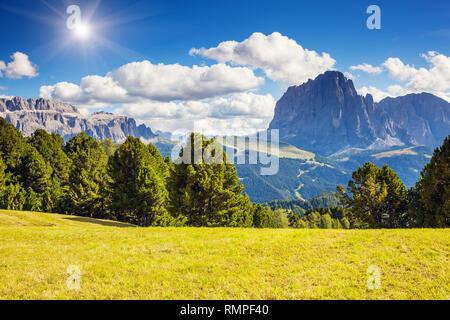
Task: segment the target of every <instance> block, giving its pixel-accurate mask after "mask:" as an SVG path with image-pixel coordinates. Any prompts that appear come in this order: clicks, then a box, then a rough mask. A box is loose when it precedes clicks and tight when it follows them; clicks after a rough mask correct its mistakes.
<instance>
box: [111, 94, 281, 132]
mask: <svg viewBox="0 0 450 320" xmlns="http://www.w3.org/2000/svg"><path fill="white" fill-rule="evenodd" d="M274 108H275V99H274V98H273V97H272V96H271V95H270V94H267V95H258V94H254V93H251V92H248V93H238V94H234V95H231V96H228V97H219V98H214V99H210V100H207V101H206V100H204V101H181V102H157V101H141V102H136V103H128V104H123V105H122V107H121V108H118V109H116V110H115V113H117V114H125V115H127V116H130V117H133V118H136V119H139V120H140V121H144V122H145V123H147V124H149V125H150V126H151V127H152V128H154V130H161V131H174V130H182V129H184V131H189V130H194V129H195V130H196V131H200V132H204V133H207V134H212V133H213V132H215V133H217V134H224V133H227V134H231V133H234V134H237V132H240V133H248V132H255V131H257V130H263V129H265V128H267V125H268V124H269V122H270V120H271V119H272V117H273V113H274Z"/></svg>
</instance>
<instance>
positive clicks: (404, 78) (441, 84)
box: [358, 51, 450, 102]
mask: <svg viewBox="0 0 450 320" xmlns="http://www.w3.org/2000/svg"><path fill="white" fill-rule="evenodd" d="M422 57H423V58H424V59H425V60H426V61H427V62H428V64H429V68H416V67H414V66H411V65H409V64H405V63H403V61H401V60H400V59H399V58H388V59H386V61H385V62H384V63H383V64H382V66H383V67H384V68H386V70H387V71H388V72H389V75H390V76H391V78H393V79H394V80H396V81H398V82H400V84H395V85H391V86H389V87H387V89H386V90H381V89H379V88H376V87H372V86H369V87H362V88H360V89H359V90H358V92H359V93H360V94H363V95H365V94H367V93H370V94H372V95H373V97H374V100H375V101H380V100H381V99H383V98H385V97H398V96H402V95H406V94H409V93H421V92H429V93H432V94H434V95H436V96H438V97H440V98H442V99H444V100H446V101H449V102H450V57H447V56H445V55H443V54H439V53H437V52H435V51H429V52H428V53H427V54H422Z"/></svg>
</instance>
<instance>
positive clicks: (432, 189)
mask: <svg viewBox="0 0 450 320" xmlns="http://www.w3.org/2000/svg"><path fill="white" fill-rule="evenodd" d="M409 198H410V209H409V211H410V213H411V216H412V219H411V224H412V225H413V226H417V227H427V228H429V227H432V228H445V227H449V226H450V136H448V137H447V138H445V140H444V143H443V145H442V146H441V147H440V148H437V149H436V150H435V151H434V153H433V156H432V158H431V160H430V162H429V163H428V164H427V165H426V166H425V168H424V169H423V170H422V172H421V174H420V179H419V181H418V182H417V184H416V186H415V187H414V188H413V189H412V190H411V191H410V195H409Z"/></svg>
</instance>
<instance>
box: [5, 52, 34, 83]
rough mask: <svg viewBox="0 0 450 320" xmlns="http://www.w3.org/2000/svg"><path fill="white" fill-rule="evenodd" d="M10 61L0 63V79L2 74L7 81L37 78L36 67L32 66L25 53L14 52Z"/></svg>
mask: <svg viewBox="0 0 450 320" xmlns="http://www.w3.org/2000/svg"><path fill="white" fill-rule="evenodd" d="M11 59H12V61H10V62H9V63H8V64H6V63H5V62H4V61H0V77H1V76H2V75H3V74H4V75H5V76H6V78H9V79H22V78H23V77H28V78H34V77H36V76H38V73H37V66H36V65H35V64H33V63H32V62H31V61H30V60H29V59H28V56H27V55H26V54H25V53H22V52H18V51H17V52H15V53H14V54H13V55H12V56H11Z"/></svg>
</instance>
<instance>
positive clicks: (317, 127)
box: [269, 71, 450, 156]
mask: <svg viewBox="0 0 450 320" xmlns="http://www.w3.org/2000/svg"><path fill="white" fill-rule="evenodd" d="M429 108H433V111H431V112H430V113H429V114H427V112H426V110H428V109H429ZM449 110H450V104H449V103H447V102H446V101H444V100H442V99H439V98H437V97H435V96H433V95H431V94H420V95H408V96H405V97H400V98H395V99H393V98H389V99H384V100H383V101H381V102H380V103H378V104H376V103H374V101H373V98H372V96H371V95H367V96H366V97H363V96H360V95H359V94H358V93H357V92H356V90H355V87H354V85H353V82H352V81H351V80H349V79H346V78H345V77H344V75H343V74H342V73H340V72H337V71H327V72H325V73H324V74H321V75H319V76H318V77H317V78H316V79H314V80H309V81H308V82H306V83H304V84H302V85H300V86H293V87H290V88H288V90H287V91H286V93H285V94H284V95H283V96H282V97H281V99H280V100H279V101H278V102H277V104H276V107H275V115H274V118H273V120H272V122H271V123H270V125H269V129H279V130H280V139H281V140H283V141H286V142H289V143H291V144H293V145H295V146H296V147H298V148H300V149H304V150H308V151H312V152H316V153H319V154H322V155H326V156H328V155H331V154H335V153H338V152H343V151H346V150H351V149H357V150H360V149H363V150H365V149H374V150H375V149H385V148H389V147H393V146H402V145H407V144H426V145H433V146H435V145H439V144H441V143H442V141H443V138H442V137H443V136H444V137H445V135H448V134H450V123H449V116H448V114H449Z"/></svg>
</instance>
